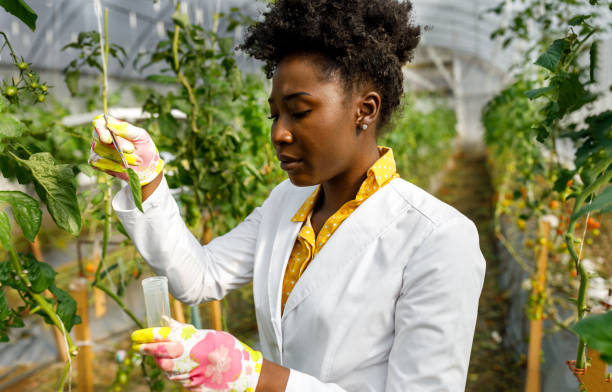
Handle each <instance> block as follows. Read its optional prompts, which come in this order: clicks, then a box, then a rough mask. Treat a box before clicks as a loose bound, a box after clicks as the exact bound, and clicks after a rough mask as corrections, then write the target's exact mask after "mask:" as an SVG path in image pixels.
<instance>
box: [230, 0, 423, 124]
mask: <svg viewBox="0 0 612 392" xmlns="http://www.w3.org/2000/svg"><path fill="white" fill-rule="evenodd" d="M268 8H269V9H268V10H267V12H265V13H264V19H263V21H261V22H258V23H256V24H254V25H253V26H251V27H250V28H249V30H248V32H247V35H246V38H245V40H244V42H243V43H242V45H240V46H239V48H240V49H242V50H244V51H245V52H246V53H248V54H249V55H251V56H252V57H254V58H256V59H259V60H262V61H264V62H265V71H266V74H267V77H268V78H271V77H272V74H273V73H274V71H275V69H276V67H277V66H278V64H279V63H280V62H281V60H282V59H283V58H285V57H286V56H287V55H290V54H294V53H301V52H304V53H314V54H318V55H322V58H323V60H324V61H323V62H322V63H321V64H320V65H321V66H320V70H321V71H322V73H323V75H324V77H326V78H330V77H331V76H332V75H333V74H335V73H338V74H339V75H340V77H341V80H342V81H343V82H344V84H345V87H346V91H347V92H349V91H353V89H354V88H355V87H357V86H364V85H372V86H373V87H374V88H375V89H376V90H377V91H378V93H379V94H380V95H381V98H382V103H381V109H380V115H379V120H378V129H379V130H380V129H382V128H384V126H385V125H386V124H387V123H388V121H389V119H390V118H391V114H392V113H393V111H394V110H395V109H396V108H397V107H398V106H399V104H400V99H401V96H402V93H403V74H402V69H401V68H402V65H404V64H405V63H406V62H408V61H410V60H412V56H413V52H414V49H415V48H416V46H417V45H418V43H419V41H420V38H421V28H420V27H419V26H416V25H414V24H413V22H412V3H411V2H410V1H408V0H406V1H399V0H277V1H275V2H273V3H271V4H269V5H268Z"/></svg>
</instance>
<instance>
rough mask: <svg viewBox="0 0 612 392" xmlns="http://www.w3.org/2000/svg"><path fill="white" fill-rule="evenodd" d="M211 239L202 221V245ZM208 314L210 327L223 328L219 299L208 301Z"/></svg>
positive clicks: (209, 230) (210, 230) (210, 231)
mask: <svg viewBox="0 0 612 392" xmlns="http://www.w3.org/2000/svg"><path fill="white" fill-rule="evenodd" d="M206 221H208V220H206ZM210 241H212V229H211V228H210V227H209V226H208V225H207V224H206V223H204V232H203V233H202V242H203V243H204V245H206V244H208V243H209V242H210ZM208 314H209V316H210V328H211V329H215V330H217V331H222V330H223V323H222V322H221V301H211V302H209V303H208Z"/></svg>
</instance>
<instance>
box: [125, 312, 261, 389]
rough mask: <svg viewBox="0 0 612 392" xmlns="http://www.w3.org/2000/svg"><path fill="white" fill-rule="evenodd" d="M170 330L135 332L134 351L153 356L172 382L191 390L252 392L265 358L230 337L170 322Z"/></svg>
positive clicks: (166, 328)
mask: <svg viewBox="0 0 612 392" xmlns="http://www.w3.org/2000/svg"><path fill="white" fill-rule="evenodd" d="M167 321H168V324H169V325H170V326H169V327H160V328H147V329H139V330H137V331H134V332H133V333H132V342H133V343H134V350H135V351H139V352H141V353H143V354H145V355H153V356H154V357H155V361H156V362H157V365H158V366H159V367H160V368H161V369H162V370H163V371H165V372H166V375H167V376H168V378H169V379H170V380H173V381H178V382H180V383H181V384H182V385H183V386H184V387H185V388H187V389H189V390H190V391H197V392H210V391H236V392H253V391H255V388H256V387H257V381H258V380H259V374H260V373H261V365H262V362H263V356H262V355H261V353H260V352H259V351H254V350H253V349H251V348H250V347H249V346H247V345H246V344H244V343H242V342H241V341H239V340H238V339H236V338H235V337H233V336H232V335H231V334H229V333H227V332H223V331H215V330H209V329H196V328H195V327H194V326H193V325H190V324H182V323H179V322H178V321H176V320H172V319H168V320H167Z"/></svg>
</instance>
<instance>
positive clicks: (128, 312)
mask: <svg viewBox="0 0 612 392" xmlns="http://www.w3.org/2000/svg"><path fill="white" fill-rule="evenodd" d="M93 285H94V287H97V288H99V289H100V290H102V291H104V292H105V293H106V294H107V295H108V296H109V297H111V298H112V299H113V300H114V301H115V302H116V303H117V305H119V307H120V308H121V309H122V310H123V311H124V312H125V314H127V315H128V316H129V317H130V318H131V319H132V321H134V323H136V325H137V326H138V328H144V325H143V324H142V323H141V322H140V320H138V318H136V316H134V313H132V311H130V309H128V307H127V306H125V304H124V303H123V301H122V300H121V298H119V296H118V295H117V294H115V293H113V292H112V290H110V289H109V288H108V287H106V286H104V285H102V284H100V282H94V284H93Z"/></svg>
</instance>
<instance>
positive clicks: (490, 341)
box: [436, 154, 524, 392]
mask: <svg viewBox="0 0 612 392" xmlns="http://www.w3.org/2000/svg"><path fill="white" fill-rule="evenodd" d="M493 193H494V191H493V187H492V185H491V181H490V176H489V173H488V171H487V169H486V158H485V157H484V156H481V155H465V154H458V155H456V156H455V157H454V158H453V161H452V164H451V165H450V169H449V170H448V171H447V172H446V174H445V176H444V178H443V180H442V186H441V187H440V189H439V190H438V192H437V194H436V196H437V197H438V198H440V199H441V200H442V201H445V202H446V203H448V204H450V205H452V206H454V207H455V208H457V209H458V210H459V211H461V212H462V213H463V214H464V215H466V216H467V217H468V218H470V219H471V220H472V221H474V223H475V224H476V226H477V228H478V233H479V235H480V249H481V250H482V253H483V255H484V257H485V259H486V261H487V272H486V276H485V282H484V287H483V290H482V294H481V297H480V304H479V307H478V321H477V323H476V332H475V335H474V343H473V346H472V355H471V360H470V367H469V373H468V380H467V386H466V391H473V392H481V391H482V392H485V391H496V392H510V391H520V390H522V389H523V371H524V370H523V369H524V364H523V363H518V362H517V360H516V359H515V354H514V353H513V352H512V351H511V350H510V349H508V348H506V347H505V346H504V344H503V342H502V341H501V340H500V339H501V338H502V337H503V336H504V327H505V321H506V313H507V308H508V303H507V299H506V297H505V295H504V293H503V292H501V291H500V290H499V289H498V286H497V281H498V264H499V260H498V258H497V256H496V248H495V235H494V227H493V205H492V200H493Z"/></svg>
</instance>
